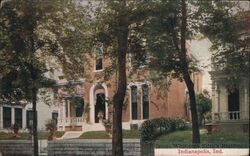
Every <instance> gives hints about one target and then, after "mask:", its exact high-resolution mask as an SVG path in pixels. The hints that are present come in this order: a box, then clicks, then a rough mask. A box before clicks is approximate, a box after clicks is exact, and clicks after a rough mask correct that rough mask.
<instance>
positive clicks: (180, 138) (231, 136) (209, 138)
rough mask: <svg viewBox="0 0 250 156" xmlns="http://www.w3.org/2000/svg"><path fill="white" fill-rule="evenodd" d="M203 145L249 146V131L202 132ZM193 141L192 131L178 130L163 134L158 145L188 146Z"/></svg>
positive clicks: (157, 142)
mask: <svg viewBox="0 0 250 156" xmlns="http://www.w3.org/2000/svg"><path fill="white" fill-rule="evenodd" d="M200 137H201V144H202V145H201V146H203V147H204V146H207V145H211V146H216V147H217V146H218V147H222V148H223V147H228V148H232V147H237V148H240V147H249V140H248V139H249V134H248V133H217V134H202V135H201V136H200ZM191 143H192V132H191V131H190V130H186V131H176V132H173V133H169V134H167V135H164V136H161V137H160V138H158V140H157V141H156V146H157V147H170V148H171V147H176V146H186V145H191Z"/></svg>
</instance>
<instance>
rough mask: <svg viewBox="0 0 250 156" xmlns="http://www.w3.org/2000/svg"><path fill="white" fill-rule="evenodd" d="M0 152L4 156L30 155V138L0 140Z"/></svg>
mask: <svg viewBox="0 0 250 156" xmlns="http://www.w3.org/2000/svg"><path fill="white" fill-rule="evenodd" d="M0 153H1V154H2V155H4V156H30V155H32V143H31V141H30V140H0Z"/></svg>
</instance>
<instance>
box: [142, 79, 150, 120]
mask: <svg viewBox="0 0 250 156" xmlns="http://www.w3.org/2000/svg"><path fill="white" fill-rule="evenodd" d="M142 105H143V106H142V109H143V119H148V118H149V96H148V85H146V84H144V85H142Z"/></svg>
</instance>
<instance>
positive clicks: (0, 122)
mask: <svg viewBox="0 0 250 156" xmlns="http://www.w3.org/2000/svg"><path fill="white" fill-rule="evenodd" d="M2 128H3V107H2V106H0V129H2Z"/></svg>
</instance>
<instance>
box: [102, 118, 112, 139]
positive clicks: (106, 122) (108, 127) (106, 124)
mask: <svg viewBox="0 0 250 156" xmlns="http://www.w3.org/2000/svg"><path fill="white" fill-rule="evenodd" d="M103 125H104V127H105V130H106V132H107V133H108V134H109V136H110V137H112V122H111V121H110V120H109V119H107V120H103Z"/></svg>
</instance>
